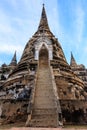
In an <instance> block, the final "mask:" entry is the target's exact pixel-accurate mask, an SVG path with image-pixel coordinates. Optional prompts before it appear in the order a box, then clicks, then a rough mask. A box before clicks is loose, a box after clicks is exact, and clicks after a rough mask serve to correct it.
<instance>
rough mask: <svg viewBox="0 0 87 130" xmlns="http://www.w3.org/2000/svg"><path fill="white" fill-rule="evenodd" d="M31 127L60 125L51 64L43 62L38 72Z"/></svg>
mask: <svg viewBox="0 0 87 130" xmlns="http://www.w3.org/2000/svg"><path fill="white" fill-rule="evenodd" d="M29 126H31V127H58V111H57V103H56V100H55V95H54V92H53V85H52V79H51V72H50V68H49V65H48V64H46V62H45V64H44V63H43V62H41V64H39V69H38V72H37V81H36V86H35V95H34V105H33V110H32V115H31V120H30V122H29Z"/></svg>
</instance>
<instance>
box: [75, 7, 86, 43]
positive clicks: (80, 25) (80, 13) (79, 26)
mask: <svg viewBox="0 0 87 130" xmlns="http://www.w3.org/2000/svg"><path fill="white" fill-rule="evenodd" d="M84 16H85V12H84V10H83V8H82V6H81V5H77V8H76V19H75V28H76V29H75V36H76V40H77V43H80V42H81V41H82V35H83V30H84V20H85V19H84V18H85V17H84Z"/></svg>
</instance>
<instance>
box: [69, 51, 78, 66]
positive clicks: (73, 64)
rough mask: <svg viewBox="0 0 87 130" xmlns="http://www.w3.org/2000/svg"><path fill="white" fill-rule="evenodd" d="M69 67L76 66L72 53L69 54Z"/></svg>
mask: <svg viewBox="0 0 87 130" xmlns="http://www.w3.org/2000/svg"><path fill="white" fill-rule="evenodd" d="M70 66H71V67H75V66H77V63H76V61H75V59H74V56H73V54H72V52H71V61H70Z"/></svg>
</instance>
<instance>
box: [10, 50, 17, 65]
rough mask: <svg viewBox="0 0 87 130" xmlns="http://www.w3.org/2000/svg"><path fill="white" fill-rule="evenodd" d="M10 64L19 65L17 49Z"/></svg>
mask: <svg viewBox="0 0 87 130" xmlns="http://www.w3.org/2000/svg"><path fill="white" fill-rule="evenodd" d="M10 65H13V66H15V65H17V58H16V51H15V53H14V56H13V58H12V60H11V63H10Z"/></svg>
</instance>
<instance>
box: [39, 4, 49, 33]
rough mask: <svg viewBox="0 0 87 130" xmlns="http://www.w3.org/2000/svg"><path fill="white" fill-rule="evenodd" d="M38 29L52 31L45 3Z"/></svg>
mask: <svg viewBox="0 0 87 130" xmlns="http://www.w3.org/2000/svg"><path fill="white" fill-rule="evenodd" d="M38 30H41V31H43V30H44V31H45V30H49V31H50V29H49V25H48V20H47V16H46V11H45V7H44V4H43V8H42V14H41V19H40V23H39V27H38Z"/></svg>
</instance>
